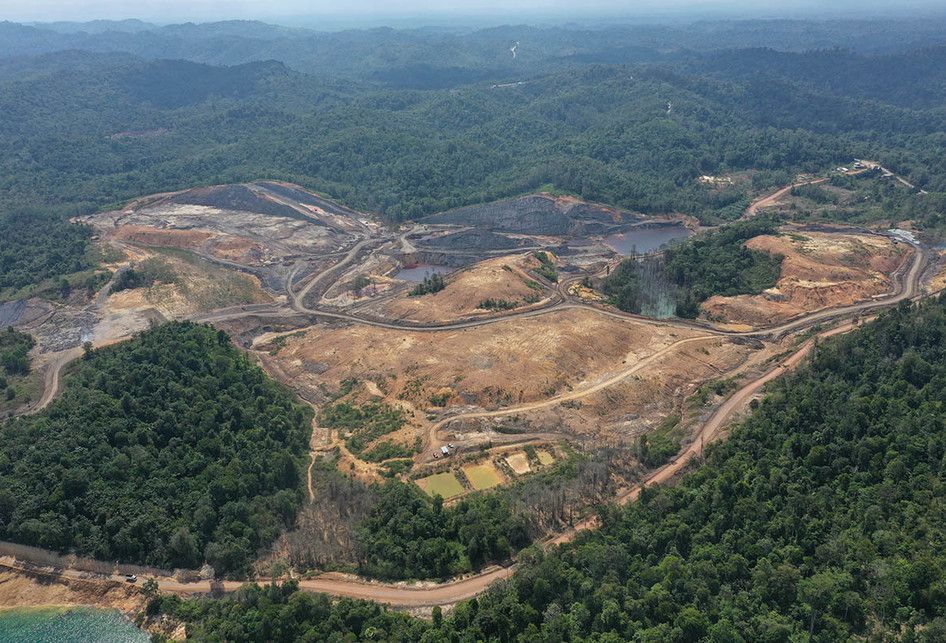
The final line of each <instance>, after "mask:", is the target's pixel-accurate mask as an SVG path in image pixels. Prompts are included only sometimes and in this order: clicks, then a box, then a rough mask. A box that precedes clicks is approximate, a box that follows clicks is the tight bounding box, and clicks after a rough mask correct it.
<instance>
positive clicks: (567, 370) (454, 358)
mask: <svg viewBox="0 0 946 643" xmlns="http://www.w3.org/2000/svg"><path fill="white" fill-rule="evenodd" d="M699 334H700V333H699V331H694V330H686V329H674V328H668V327H661V326H655V325H651V324H644V323H636V322H628V321H624V320H620V319H614V318H611V317H607V316H605V315H600V314H597V313H595V312H594V311H588V310H582V309H569V310H563V311H561V312H560V313H558V312H557V313H556V314H554V315H543V316H541V317H525V318H511V319H505V320H501V321H498V322H496V323H493V324H489V325H486V326H478V327H474V328H468V329H462V330H448V331H439V332H436V333H433V334H431V333H425V332H418V331H409V330H398V331H395V330H388V329H384V328H376V327H371V326H363V325H347V326H340V327H336V328H326V327H322V326H320V327H314V328H310V329H307V330H306V331H305V334H304V335H295V336H290V337H289V338H288V339H287V340H286V341H285V343H284V345H283V347H282V348H281V349H280V350H279V351H278V353H277V355H276V358H277V359H278V360H279V362H280V365H281V367H282V368H283V369H284V370H285V372H286V374H287V375H288V376H289V377H290V378H291V379H292V380H293V381H294V382H296V383H297V384H299V385H305V386H308V387H309V388H311V389H312V390H316V391H317V390H319V389H320V387H327V388H328V389H329V390H335V389H337V388H338V387H339V386H340V385H341V382H342V381H344V380H346V379H352V378H354V379H358V380H374V381H376V382H378V384H379V386H380V387H381V388H382V390H383V391H384V393H385V394H386V395H388V396H390V397H393V398H397V399H405V400H409V401H411V402H413V403H415V404H417V405H419V406H420V405H424V406H430V405H431V404H430V398H431V396H433V395H435V394H437V393H438V392H440V391H441V390H442V389H444V388H449V389H450V390H452V391H453V392H454V395H453V396H452V397H451V401H450V404H453V405H459V404H464V403H465V404H476V405H479V406H483V407H486V408H497V407H501V406H507V405H512V404H518V403H522V402H527V401H533V400H540V399H545V398H548V397H551V396H553V395H555V394H557V393H560V392H563V391H567V390H571V389H573V388H578V387H581V386H583V385H584V383H586V382H591V381H593V380H595V379H597V378H598V377H600V376H601V375H603V374H605V373H608V372H610V371H612V370H620V369H621V367H622V366H624V365H628V364H633V363H634V362H635V361H636V360H638V359H641V358H643V357H646V356H647V355H649V354H651V353H652V352H655V351H656V350H658V349H660V348H661V347H664V346H666V345H668V344H671V343H673V342H674V341H676V340H677V339H680V338H685V337H695V336H698V335H699ZM258 348H260V349H261V350H266V349H267V348H268V347H267V346H266V345H262V346H258Z"/></svg>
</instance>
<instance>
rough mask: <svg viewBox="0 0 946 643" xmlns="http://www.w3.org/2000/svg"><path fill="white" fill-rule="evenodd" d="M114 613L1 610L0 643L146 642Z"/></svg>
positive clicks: (74, 609)
mask: <svg viewBox="0 0 946 643" xmlns="http://www.w3.org/2000/svg"><path fill="white" fill-rule="evenodd" d="M148 640H149V637H148V635H147V634H145V633H144V632H142V631H141V630H139V629H138V628H137V627H135V625H134V623H132V622H131V621H129V620H128V619H126V618H124V617H122V615H121V614H120V613H118V612H117V611H115V610H101V609H94V608H91V607H70V608H23V609H12V610H0V643H145V642H147V641H148Z"/></svg>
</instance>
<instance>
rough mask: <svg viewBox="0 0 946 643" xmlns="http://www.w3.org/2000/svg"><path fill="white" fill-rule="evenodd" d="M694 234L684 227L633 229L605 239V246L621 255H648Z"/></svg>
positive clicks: (667, 226)
mask: <svg viewBox="0 0 946 643" xmlns="http://www.w3.org/2000/svg"><path fill="white" fill-rule="evenodd" d="M691 234H692V232H690V230H688V229H687V228H685V227H684V226H682V225H666V226H652V227H640V228H632V229H630V230H628V231H627V232H617V233H615V234H612V235H608V236H607V237H605V238H604V244H605V245H606V246H608V247H609V248H611V249H612V250H614V251H615V252H616V253H618V254H619V255H623V256H628V255H632V254H646V253H648V252H653V251H654V250H659V249H660V248H661V247H663V246H665V245H667V244H668V243H670V242H671V241H673V240H674V239H685V238H687V237H689V236H690V235H691Z"/></svg>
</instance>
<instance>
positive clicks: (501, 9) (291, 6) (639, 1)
mask: <svg viewBox="0 0 946 643" xmlns="http://www.w3.org/2000/svg"><path fill="white" fill-rule="evenodd" d="M944 5H946V3H944V2H943V0H830V1H827V2H826V1H824V0H768V1H767V0H507V1H501V0H453V1H448V0H399V1H388V2H383V1H379V0H341V1H339V0H266V1H260V0H252V1H251V0H227V1H222V0H0V20H15V21H54V20H93V19H98V18H110V19H120V18H141V19H144V20H150V21H154V22H161V23H168V22H178V21H182V20H197V21H208V20H222V19H231V18H254V19H263V20H269V21H276V22H282V23H292V22H294V21H297V20H299V19H302V20H303V21H305V19H306V18H313V17H317V16H332V17H336V18H340V17H352V18H355V19H368V20H372V19H374V20H380V21H383V19H384V18H386V17H390V18H398V17H400V18H407V17H419V18H421V19H423V18H424V17H425V16H426V17H434V18H435V17H436V16H445V17H446V16H451V15H453V16H457V15H460V16H463V15H467V16H477V15H479V16H491V17H495V18H498V19H501V18H502V17H503V16H510V17H516V18H528V17H530V16H532V17H535V18H537V19H539V18H542V17H555V16H562V17H569V16H574V17H579V18H580V17H588V18H590V17H593V15H595V14H597V15H602V14H610V15H615V14H617V15H622V16H626V17H628V18H634V17H648V16H659V15H671V16H672V15H677V16H679V17H685V16H687V15H692V16H693V17H704V16H713V15H715V16H720V17H722V16H733V17H747V18H750V17H780V16H785V17H800V16H803V15H805V14H806V12H812V13H814V14H816V15H818V16H824V17H838V16H844V15H857V16H863V15H871V14H874V15H882V14H892V13H896V14H901V15H902V14H903V13H905V12H908V11H911V10H916V11H930V10H937V9H939V10H940V11H944Z"/></svg>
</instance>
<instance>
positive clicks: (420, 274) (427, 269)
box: [394, 264, 455, 284]
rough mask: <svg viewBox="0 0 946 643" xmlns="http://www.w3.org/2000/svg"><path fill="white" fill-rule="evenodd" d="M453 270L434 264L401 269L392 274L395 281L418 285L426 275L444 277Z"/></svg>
mask: <svg viewBox="0 0 946 643" xmlns="http://www.w3.org/2000/svg"><path fill="white" fill-rule="evenodd" d="M454 270H455V268H451V267H450V266H438V265H436V264H420V265H418V266H413V267H411V268H401V269H400V270H399V271H397V272H396V273H395V274H394V278H395V279H403V280H404V281H412V282H414V283H415V284H419V283H420V282H422V281H423V280H424V277H426V276H428V275H433V274H438V275H445V274H447V273H449V272H453V271H454Z"/></svg>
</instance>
